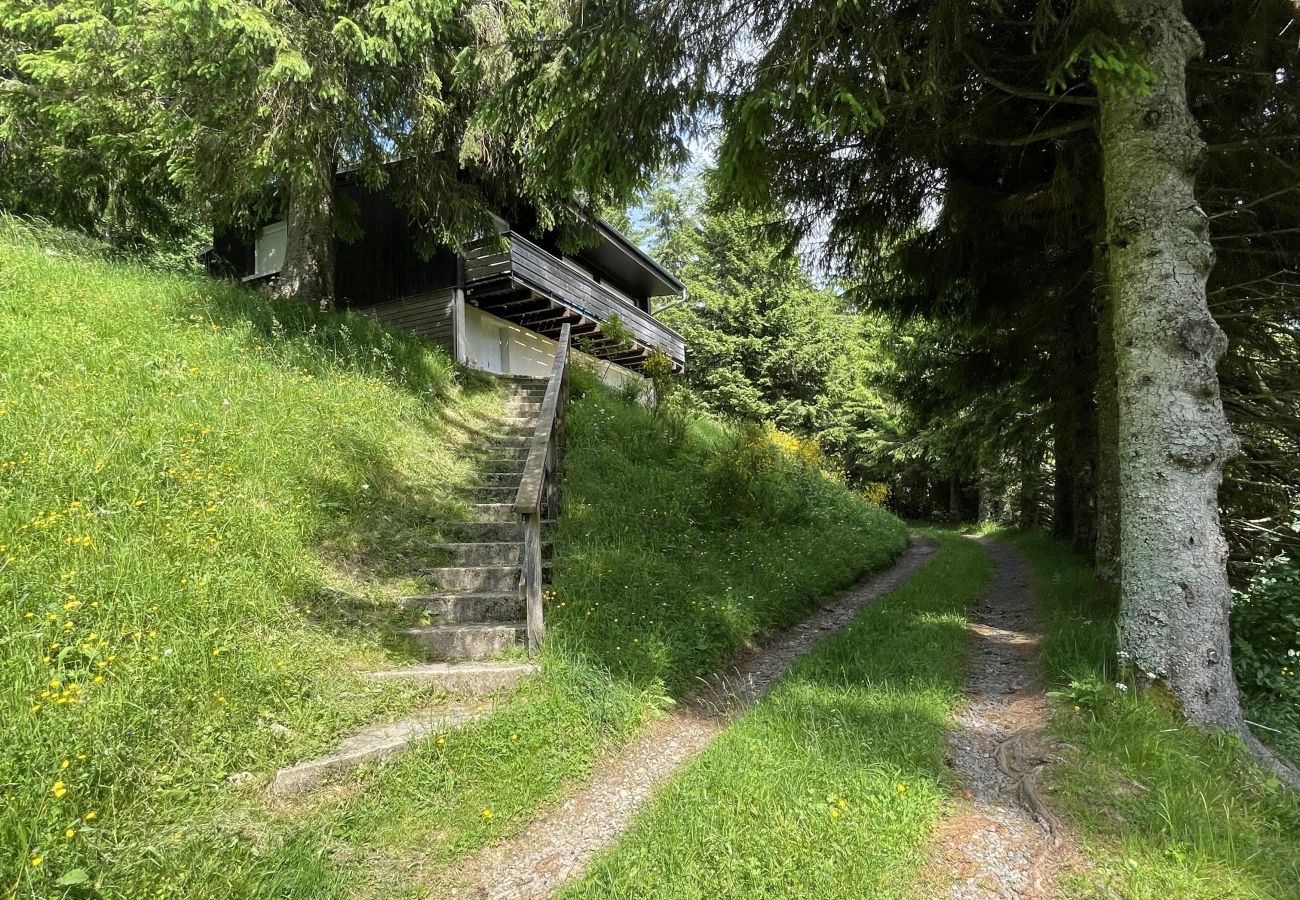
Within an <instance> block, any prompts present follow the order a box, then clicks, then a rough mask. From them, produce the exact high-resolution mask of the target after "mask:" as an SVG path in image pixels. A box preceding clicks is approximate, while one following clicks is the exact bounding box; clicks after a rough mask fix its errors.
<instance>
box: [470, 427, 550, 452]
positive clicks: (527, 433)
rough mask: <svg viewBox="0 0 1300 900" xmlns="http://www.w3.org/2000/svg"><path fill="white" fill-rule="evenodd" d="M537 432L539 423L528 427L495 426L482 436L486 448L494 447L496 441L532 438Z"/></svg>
mask: <svg viewBox="0 0 1300 900" xmlns="http://www.w3.org/2000/svg"><path fill="white" fill-rule="evenodd" d="M536 430H537V423H532V424H528V425H495V427H493V428H491V430H485V432H482V433H481V434H480V437H481V438H482V441H484V445H485V446H489V447H490V446H493V443H494V442H495V441H500V440H508V438H512V437H532V436H533V432H536Z"/></svg>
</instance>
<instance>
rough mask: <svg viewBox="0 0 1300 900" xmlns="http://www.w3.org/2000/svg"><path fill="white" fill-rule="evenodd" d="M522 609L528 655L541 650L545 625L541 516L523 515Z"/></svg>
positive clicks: (536, 512)
mask: <svg viewBox="0 0 1300 900" xmlns="http://www.w3.org/2000/svg"><path fill="white" fill-rule="evenodd" d="M523 520H524V567H523V575H524V609H525V610H526V611H527V616H528V655H529V656H536V655H537V654H538V653H539V652H541V649H542V638H543V637H544V636H545V634H546V625H545V624H544V622H543V619H542V514H541V510H537V511H535V512H528V513H524V516H523Z"/></svg>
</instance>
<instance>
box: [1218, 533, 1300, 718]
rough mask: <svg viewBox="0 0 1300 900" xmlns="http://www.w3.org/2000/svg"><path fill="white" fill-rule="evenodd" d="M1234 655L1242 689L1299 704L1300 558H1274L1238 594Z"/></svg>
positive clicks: (1234, 614)
mask: <svg viewBox="0 0 1300 900" xmlns="http://www.w3.org/2000/svg"><path fill="white" fill-rule="evenodd" d="M1292 527H1293V528H1295V529H1296V530H1297V531H1300V520H1298V521H1297V523H1296V524H1295V525H1293V526H1292ZM1232 654H1233V663H1234V668H1235V669H1236V672H1237V680H1238V682H1239V683H1240V684H1241V687H1242V689H1243V690H1244V691H1246V692H1248V693H1264V694H1267V695H1270V697H1271V698H1273V699H1277V700H1281V701H1283V702H1285V703H1288V704H1292V705H1296V706H1300V677H1297V675H1296V672H1297V671H1300V560H1296V559H1292V558H1291V557H1289V556H1285V555H1283V556H1276V557H1274V558H1273V559H1271V560H1269V561H1267V562H1266V563H1264V566H1263V567H1262V568H1261V570H1260V571H1259V573H1258V574H1257V575H1256V576H1255V577H1254V578H1252V579H1251V580H1250V583H1249V584H1247V585H1246V587H1245V588H1244V589H1243V590H1241V591H1238V592H1237V594H1236V601H1235V605H1234V607H1233V612H1232Z"/></svg>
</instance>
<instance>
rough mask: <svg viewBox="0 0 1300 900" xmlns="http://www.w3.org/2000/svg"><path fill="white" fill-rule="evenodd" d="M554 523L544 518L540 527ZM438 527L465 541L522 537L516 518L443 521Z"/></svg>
mask: <svg viewBox="0 0 1300 900" xmlns="http://www.w3.org/2000/svg"><path fill="white" fill-rule="evenodd" d="M554 524H555V522H554V521H553V520H551V519H546V520H544V521H543V522H542V528H543V529H546V528H550V527H551V526H552V525H554ZM439 529H440V531H441V533H442V534H444V535H447V536H448V537H451V536H463V538H464V541H465V542H467V543H473V542H479V541H483V542H487V543H496V542H501V541H522V540H523V539H524V527H523V525H521V524H520V523H519V521H518V520H517V519H516V520H514V521H510V522H445V523H443V524H442V525H440V526H439Z"/></svg>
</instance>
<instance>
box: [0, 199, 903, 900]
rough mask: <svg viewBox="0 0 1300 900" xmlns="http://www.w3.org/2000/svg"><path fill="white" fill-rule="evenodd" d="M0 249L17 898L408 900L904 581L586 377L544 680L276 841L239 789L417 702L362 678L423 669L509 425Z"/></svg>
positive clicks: (415, 379) (310, 338)
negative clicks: (720, 690) (474, 434)
mask: <svg viewBox="0 0 1300 900" xmlns="http://www.w3.org/2000/svg"><path fill="white" fill-rule="evenodd" d="M0 224H2V225H3V227H2V228H0V252H2V253H3V255H2V256H0V326H2V327H0V359H3V360H4V363H3V368H0V410H2V411H3V413H2V415H3V418H0V544H3V545H4V551H3V553H0V604H2V606H3V608H4V609H5V612H4V613H3V618H0V648H3V649H2V652H0V679H3V682H2V684H3V686H2V687H0V717H2V718H3V720H4V722H5V728H4V730H3V732H2V733H0V783H3V785H4V787H3V791H4V801H5V802H4V804H3V807H2V808H0V851H2V852H0V886H2V887H4V888H5V893H6V896H7V895H9V894H10V893H13V894H14V895H16V896H39V897H49V896H61V895H64V894H67V895H74V894H76V893H77V891H78V890H79V888H77V887H76V886H75V885H65V886H63V887H60V886H59V885H58V881H59V880H60V879H63V880H65V881H76V880H78V879H80V878H81V877H83V875H84V877H85V878H87V879H89V880H90V881H91V882H94V883H98V885H99V887H100V892H101V895H102V896H108V897H137V896H142V895H144V894H146V893H148V894H156V895H158V896H169V895H175V896H263V897H313V898H314V897H328V896H345V895H354V894H355V893H356V892H357V891H358V890H359V889H360V890H363V891H364V892H369V893H371V894H373V895H374V896H385V897H388V896H397V895H399V894H410V895H412V896H419V895H421V893H422V890H421V888H420V887H419V882H420V881H422V880H424V878H425V877H426V876H429V877H431V872H432V871H433V870H435V869H437V868H438V867H440V866H443V865H445V864H447V863H449V862H451V861H453V860H454V859H455V858H456V856H457V855H458V854H460V853H462V852H464V851H466V850H468V849H470V848H472V847H476V846H479V845H481V844H482V843H483V842H485V841H488V840H491V839H494V838H496V837H499V836H500V835H502V834H504V833H508V832H510V831H512V830H516V829H518V828H520V827H522V826H523V824H525V823H526V821H527V818H528V815H529V814H530V812H531V811H532V810H533V809H535V807H536V806H537V805H538V804H539V803H542V802H544V801H546V800H549V799H552V798H554V797H556V796H557V795H558V794H559V793H560V792H561V791H562V790H563V788H564V786H565V784H567V783H568V782H569V781H571V780H572V779H573V778H575V777H578V776H580V775H581V774H582V773H583V772H585V771H586V769H587V768H588V767H589V766H590V764H591V762H592V760H593V759H594V758H595V757H596V755H597V754H598V753H599V752H600V751H601V749H602V748H603V747H605V746H607V745H608V744H609V743H610V742H611V741H613V740H617V739H620V738H622V737H625V736H626V735H628V734H629V733H630V732H631V731H632V730H634V729H635V728H636V727H637V726H638V725H639V724H640V723H641V722H642V721H643V720H644V718H645V717H646V716H647V715H649V714H651V713H652V711H653V710H654V709H655V708H656V707H657V706H658V705H659V704H660V703H661V702H662V698H663V696H664V695H665V694H673V693H677V692H680V690H681V689H682V688H683V686H685V685H687V684H689V683H690V681H691V679H692V677H694V676H695V675H697V674H699V673H701V672H704V671H707V670H708V669H709V668H711V667H712V666H714V665H716V664H717V663H718V662H719V661H720V660H722V659H724V658H725V657H726V656H728V655H729V654H731V653H734V652H735V651H736V650H737V649H738V648H739V647H740V646H742V645H743V644H744V643H745V642H746V641H749V640H752V639H753V638H754V637H755V636H756V635H757V634H758V633H759V632H761V631H762V630H763V629H766V628H769V627H772V626H775V625H780V624H783V623H785V622H788V621H790V620H791V619H792V618H795V617H797V616H798V615H799V613H800V611H801V610H803V609H804V608H806V606H807V604H808V603H809V601H811V600H812V599H814V598H816V597H817V596H818V595H820V594H822V593H824V592H825V591H827V590H831V589H833V588H835V587H837V586H840V585H841V584H843V583H845V582H846V581H848V580H850V579H851V578H852V577H853V576H854V575H855V574H856V573H857V572H858V571H860V570H862V569H864V568H868V567H872V566H877V565H880V564H883V563H884V562H885V561H886V560H887V559H888V558H889V557H890V556H891V555H892V554H893V553H895V552H897V550H898V549H899V548H901V546H902V543H903V528H902V526H901V525H900V524H899V523H898V522H897V521H895V520H893V519H892V518H891V517H889V516H887V515H885V514H883V513H881V512H880V511H879V510H877V509H876V508H874V507H871V506H870V505H868V504H865V503H862V502H861V501H858V500H856V499H853V498H852V497H850V495H848V494H847V493H846V492H844V491H843V490H842V489H840V488H838V487H836V486H835V485H834V484H832V483H830V482H826V481H825V480H824V479H821V478H820V477H817V476H814V475H812V474H811V473H810V472H808V471H807V470H805V469H804V468H803V467H801V466H798V465H795V464H793V463H791V462H789V461H788V460H787V459H786V458H785V457H784V456H783V455H782V454H781V453H779V452H776V451H774V450H773V449H772V448H771V447H768V446H765V445H764V443H763V442H762V441H759V440H757V439H756V438H755V437H754V436H752V435H737V434H734V433H732V432H730V431H728V430H726V429H722V428H719V427H718V426H716V425H713V424H709V423H703V422H693V423H689V424H686V425H681V424H678V425H673V424H672V423H670V422H669V421H668V420H666V419H664V418H658V419H652V418H651V416H650V414H649V412H647V411H646V410H643V409H641V408H639V407H636V406H634V405H630V404H628V403H625V402H622V401H619V400H617V399H616V398H613V397H611V396H610V395H608V394H607V393H606V392H604V391H603V390H599V389H597V388H595V387H594V386H593V385H592V384H591V383H590V381H589V380H588V381H585V382H584V381H583V379H581V378H580V379H578V385H577V387H578V391H577V393H578V394H583V393H584V392H585V396H583V397H581V398H580V399H579V400H578V401H577V403H576V404H575V407H574V410H573V414H572V429H571V433H570V457H569V482H568V485H567V487H566V491H567V493H566V504H567V507H566V509H567V511H568V513H569V514H568V515H566V517H565V518H564V519H563V520H562V525H561V527H560V532H559V534H558V535H557V551H556V552H557V582H556V585H555V590H556V592H557V594H558V599H557V600H556V601H554V602H553V603H552V611H551V617H552V625H553V627H552V632H551V633H552V635H553V637H554V640H553V641H552V644H551V647H550V648H549V649H548V658H547V663H548V665H547V674H546V676H545V677H544V678H542V679H539V680H537V681H535V682H534V683H531V684H530V685H528V686H527V687H526V688H525V689H524V690H523V691H521V692H520V693H519V694H518V695H517V696H516V697H514V698H512V700H511V701H510V702H509V703H508V704H507V705H506V706H505V708H504V709H502V710H501V711H500V712H499V713H498V714H497V715H494V716H493V717H492V718H491V719H490V720H488V721H487V722H485V723H484V724H482V725H479V726H477V727H474V728H471V729H467V730H465V731H463V732H458V733H456V734H453V735H449V736H447V738H446V739H445V740H444V741H442V742H430V743H429V744H428V745H426V746H424V747H423V748H422V749H420V750H419V751H418V752H416V753H413V754H412V755H410V756H409V757H407V758H405V759H403V760H402V761H400V762H398V763H396V764H394V765H391V766H388V767H385V768H382V769H376V770H372V771H370V772H366V773H362V774H361V776H360V777H359V778H357V779H356V780H355V781H354V782H353V784H351V785H350V786H348V787H346V788H340V789H337V790H327V791H323V792H320V793H319V794H317V795H315V796H313V797H311V798H309V799H308V800H306V801H305V802H303V803H302V804H300V805H297V806H293V807H290V808H284V807H274V808H268V807H267V806H266V805H265V803H264V801H263V800H262V798H261V797H260V796H259V795H258V794H257V793H256V792H255V791H253V790H249V789H244V790H239V789H233V788H230V787H229V786H227V785H226V784H225V782H224V779H225V777H226V776H227V775H228V774H230V773H233V772H239V771H243V770H252V771H268V770H270V769H272V768H274V767H275V766H277V765H281V764H284V763H286V762H290V761H293V760H296V759H299V758H302V757H304V756H306V755H309V754H310V753H312V752H315V751H317V750H319V749H320V748H322V747H324V746H326V745H328V744H329V743H330V742H332V741H333V740H335V739H336V738H337V736H338V735H339V734H340V733H343V732H344V731H346V730H347V729H349V728H351V727H353V726H355V725H356V724H358V723H360V722H363V721H372V720H374V719H376V718H380V717H383V716H396V715H398V714H400V713H401V712H403V711H405V710H408V709H410V708H412V707H414V706H416V705H418V704H420V703H423V702H427V700H428V699H429V698H428V696H427V695H426V694H421V693H420V692H419V691H416V690H413V689H403V688H398V687H392V686H385V687H383V688H382V689H379V688H375V687H372V686H367V685H366V684H365V682H363V681H362V680H361V679H360V678H359V677H357V676H355V675H352V674H349V673H352V672H356V671H360V670H364V669H367V668H370V667H373V666H379V665H390V664H392V663H395V662H401V661H403V660H404V659H406V658H408V656H409V653H408V650H407V648H405V647H403V646H401V645H396V644H394V645H390V644H389V643H388V642H387V641H385V639H384V637H383V635H384V633H385V631H384V628H383V627H382V626H383V625H384V623H386V622H390V621H392V620H393V619H394V617H395V613H394V612H393V609H394V607H393V605H392V604H391V603H389V602H387V601H389V600H391V598H392V596H393V595H394V594H397V593H400V592H401V591H402V589H403V588H404V586H405V576H406V574H407V573H408V572H409V571H410V568H411V566H412V565H413V564H414V563H416V562H419V561H421V560H422V559H423V557H424V554H423V552H422V550H421V545H422V544H423V543H426V542H428V541H431V540H436V539H438V537H439V535H438V534H437V532H436V530H435V529H434V528H433V527H432V525H431V523H432V522H433V521H435V520H438V519H441V518H455V517H457V516H458V515H459V514H462V513H463V512H464V511H465V510H464V507H463V505H461V504H460V503H459V502H458V501H457V500H456V498H455V496H454V494H455V489H456V488H457V487H458V486H460V485H463V484H466V483H468V482H470V481H472V480H473V477H474V468H473V454H472V453H471V452H468V450H467V449H466V436H465V433H464V431H465V429H472V428H473V427H474V426H475V425H477V424H480V423H482V422H483V421H484V420H485V419H487V418H488V417H490V416H491V415H493V414H495V412H496V411H497V410H498V409H499V404H500V397H499V392H498V390H497V389H496V388H495V387H494V386H492V385H491V384H490V383H489V382H487V381H486V380H484V379H475V378H474V377H472V376H470V375H468V374H467V373H465V372H460V371H457V370H456V369H455V367H454V366H453V365H452V364H451V363H450V362H449V361H448V360H447V359H446V357H445V356H444V355H442V354H441V353H439V352H437V351H434V350H431V349H429V348H427V347H425V346H423V345H421V344H420V343H419V342H417V341H415V340H413V339H409V338H405V339H404V338H399V337H395V336H391V335H388V334H386V333H385V332H383V331H381V330H379V329H377V328H374V327H373V326H371V325H369V324H368V323H366V322H364V321H363V320H359V319H356V318H355V317H341V316H330V315H323V314H318V313H313V312H310V311H307V310H303V309H300V308H296V307H289V306H275V307H272V306H268V305H267V304H266V303H265V302H264V301H261V300H260V299H258V298H255V297H253V296H252V295H249V294H247V293H245V292H242V291H238V290H235V289H233V288H229V287H226V286H223V285H218V284H215V283H213V282H210V281H207V280H204V279H196V278H183V277H172V276H163V275H158V274H155V273H150V272H147V271H145V270H143V269H139V268H135V267H131V266H124V265H120V264H110V263H108V262H105V261H102V260H96V259H94V258H93V257H94V256H95V252H94V250H93V248H91V249H90V252H87V251H86V248H83V247H77V246H74V245H73V242H71V241H69V240H67V239H65V238H61V237H59V236H57V235H52V234H48V233H38V234H35V235H33V234H29V233H26V231H25V229H23V228H21V227H19V226H16V225H14V224H12V223H0ZM584 385H585V387H584ZM462 426H464V428H462ZM613 485H617V486H618V490H617V491H615V490H611V486H613ZM746 498H748V499H746ZM738 500H739V501H740V504H739V508H737V505H736V502H735V501H738ZM615 607H618V609H619V610H621V611H624V614H622V615H620V614H618V613H616V612H614V608H615ZM587 612H591V613H592V615H591V617H590V618H588V616H587V615H586V613H587ZM614 619H618V620H619V621H618V622H615V621H614ZM651 620H653V622H652V621H651ZM629 625H632V626H633V627H632V629H631V630H628V631H626V632H625V631H624V630H623V629H624V628H627V627H628V626H629ZM55 645H57V646H55ZM97 679H99V680H97ZM54 682H57V685H56V684H54ZM73 685H75V686H76V687H75V688H74V687H72V686H73ZM46 692H48V695H46ZM74 698H75V700H76V702H75V703H74V702H70V701H71V700H73V699H74ZM60 699H63V700H64V702H63V703H60V702H59V700H60ZM278 725H284V726H287V727H288V729H289V730H288V731H287V732H286V731H285V730H283V729H281V728H277V727H273V726H278ZM65 761H66V762H65ZM489 811H490V812H491V815H488V812H489ZM91 813H93V814H94V815H93V817H90V818H88V816H89V814H91ZM69 834H70V835H71V836H68V835H69ZM33 863H38V864H35V865H34V864H33Z"/></svg>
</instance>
